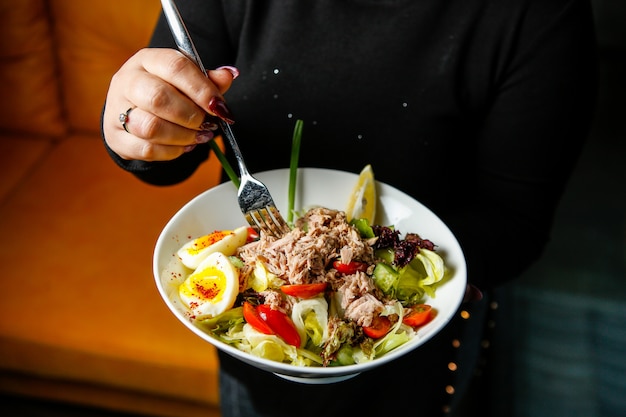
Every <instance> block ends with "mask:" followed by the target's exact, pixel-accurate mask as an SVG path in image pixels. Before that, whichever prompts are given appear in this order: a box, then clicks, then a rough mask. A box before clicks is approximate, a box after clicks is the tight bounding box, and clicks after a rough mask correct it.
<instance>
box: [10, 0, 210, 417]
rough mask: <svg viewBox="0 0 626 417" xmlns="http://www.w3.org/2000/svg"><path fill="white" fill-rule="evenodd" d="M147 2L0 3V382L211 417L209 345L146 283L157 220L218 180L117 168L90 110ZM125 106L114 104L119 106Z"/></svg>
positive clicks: (136, 37)
mask: <svg viewBox="0 0 626 417" xmlns="http://www.w3.org/2000/svg"><path fill="white" fill-rule="evenodd" d="M159 10H160V3H159V1H158V0H132V1H125V0H91V1H88V2H85V1H83V0H20V1H13V2H9V1H4V0H3V1H2V2H0V39H1V42H2V47H1V48H0V82H1V84H0V85H1V86H0V89H1V90H0V91H2V94H1V97H2V100H0V167H1V168H0V169H1V170H2V175H1V176H0V282H1V283H2V289H1V290H0V392H3V393H10V394H17V395H24V396H29V397H33V398H45V399H53V400H61V401H68V402H75V403H81V404H87V405H96V406H101V407H105V408H110V409H115V410H120V411H126V412H135V413H143V414H146V415H154V416H189V415H202V416H205V417H210V416H218V415H219V411H218V410H219V409H218V405H219V398H218V379H217V369H218V364H217V358H216V355H215V350H214V349H213V348H212V346H211V345H209V344H208V343H206V342H204V341H202V340H200V339H199V338H197V337H196V336H195V335H193V334H192V333H191V332H190V331H189V330H187V329H186V328H185V327H184V326H183V325H182V324H180V323H179V322H178V321H177V320H176V319H175V318H174V317H173V316H172V315H171V314H170V313H169V310H167V307H166V306H165V304H164V303H163V302H162V300H161V299H160V297H159V294H158V292H157V290H156V287H155V285H154V281H153V277H152V270H151V256H152V250H153V247H154V244H155V241H156V239H157V236H158V234H159V232H160V230H161V228H162V227H163V226H164V225H165V223H166V222H167V221H168V220H169V218H170V217H171V216H172V215H173V214H174V213H175V212H176V211H177V210H178V209H179V208H180V207H181V206H182V205H183V204H184V203H185V202H187V201H188V200H189V199H191V198H192V197H194V196H195V195H197V194H198V193H200V192H202V191H204V190H205V189H207V188H209V187H211V186H213V185H215V184H216V183H217V182H218V178H219V173H220V169H221V168H220V166H219V162H218V161H217V160H216V159H215V158H212V159H211V160H210V161H209V163H207V164H204V166H203V167H202V168H201V169H200V170H199V171H198V172H197V173H196V174H195V175H194V176H193V177H192V178H191V179H190V180H189V181H186V182H185V183H184V184H180V185H177V186H172V187H163V188H159V187H154V186H150V185H146V184H144V183H141V182H140V181H139V180H137V179H135V178H134V177H133V176H132V175H130V174H128V173H126V172H123V171H122V170H120V169H119V168H118V167H117V166H116V165H115V164H114V163H113V162H112V161H111V160H110V158H109V156H108V155H107V154H106V152H105V150H104V148H103V145H102V143H101V139H100V130H99V129H100V127H99V117H100V111H101V107H102V103H103V100H104V97H105V94H106V90H107V86H108V82H109V80H110V78H111V75H112V74H113V73H114V72H115V71H116V69H117V68H119V66H120V65H121V64H122V63H123V62H124V60H126V59H127V58H128V57H129V56H130V55H131V54H133V53H134V52H135V51H136V50H138V49H139V48H141V47H143V46H144V45H145V44H146V43H147V42H148V40H149V36H150V32H151V29H152V26H153V25H154V23H155V21H156V19H157V16H158V13H159ZM121 110H123V109H121Z"/></svg>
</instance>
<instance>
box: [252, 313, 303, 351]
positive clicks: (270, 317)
mask: <svg viewBox="0 0 626 417" xmlns="http://www.w3.org/2000/svg"><path fill="white" fill-rule="evenodd" d="M257 311H258V312H259V316H260V317H261V318H262V319H263V320H265V322H266V323H267V324H268V325H269V326H270V328H271V329H272V330H273V331H274V333H275V334H277V335H278V336H279V337H280V338H281V339H283V340H284V341H285V342H287V343H288V344H290V345H292V346H296V347H300V334H299V333H298V330H297V329H296V326H295V325H294V324H293V321H292V320H291V317H289V316H288V315H286V314H285V313H283V312H282V311H279V310H273V309H272V308H271V307H270V306H269V305H267V304H260V305H259V306H257Z"/></svg>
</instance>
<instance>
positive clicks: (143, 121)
mask: <svg viewBox="0 0 626 417" xmlns="http://www.w3.org/2000/svg"><path fill="white" fill-rule="evenodd" d="M122 127H123V126H122ZM126 131H127V132H128V133H130V134H131V135H133V136H136V137H138V138H141V139H144V140H147V141H150V142H152V143H155V144H159V145H168V146H187V145H191V144H193V143H195V140H196V139H195V137H196V133H197V132H198V131H197V130H194V129H187V128H185V127H183V126H180V125H178V124H176V123H172V122H170V121H168V120H165V119H162V118H161V117H158V116H156V115H154V114H152V113H150V112H147V111H145V110H143V109H142V108H141V107H136V108H134V109H133V110H132V111H131V112H129V113H128V116H127V118H126Z"/></svg>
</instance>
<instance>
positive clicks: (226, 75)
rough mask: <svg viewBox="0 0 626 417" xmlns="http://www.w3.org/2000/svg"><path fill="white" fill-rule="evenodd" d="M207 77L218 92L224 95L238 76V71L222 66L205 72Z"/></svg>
mask: <svg viewBox="0 0 626 417" xmlns="http://www.w3.org/2000/svg"><path fill="white" fill-rule="evenodd" d="M207 75H208V77H209V79H210V80H211V81H213V84H215V85H216V86H217V88H218V89H219V90H220V93H221V94H224V93H225V92H226V91H228V89H229V88H230V86H231V84H232V83H233V80H234V79H235V78H237V77H238V76H239V70H238V69H237V68H235V67H231V66H223V67H219V68H216V69H214V70H210V71H207Z"/></svg>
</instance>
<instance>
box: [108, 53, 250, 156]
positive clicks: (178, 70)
mask: <svg viewBox="0 0 626 417" xmlns="http://www.w3.org/2000/svg"><path fill="white" fill-rule="evenodd" d="M207 72H208V78H207V77H205V76H204V74H203V73H202V72H201V71H200V70H199V69H198V67H197V66H196V65H195V64H194V63H193V62H192V61H190V60H189V59H187V58H186V57H185V56H184V55H182V54H181V53H180V52H178V51H176V50H173V49H153V48H149V49H142V50H140V51H139V52H137V53H136V54H135V55H133V56H132V57H131V58H130V59H129V60H128V61H126V63H125V64H124V65H123V66H122V67H121V68H120V69H119V71H118V72H117V73H115V75H114V76H113V77H112V79H111V84H110V85H109V91H108V93H107V99H106V108H105V111H104V115H103V130H104V136H105V140H106V142H107V144H108V145H109V147H110V148H111V149H112V150H113V151H114V152H115V153H117V154H118V155H119V156H120V157H122V158H124V159H129V160H131V159H136V160H143V161H167V160H171V159H175V158H177V157H179V156H180V155H181V154H183V153H184V152H188V151H190V150H191V149H193V148H194V147H195V146H196V145H197V144H198V143H206V142H208V141H209V140H211V139H212V138H213V130H216V129H217V124H216V123H214V122H211V121H210V119H211V118H207V114H209V115H212V116H217V117H219V118H221V119H223V120H225V121H226V122H228V123H232V122H233V121H232V115H231V114H230V111H229V109H228V107H227V106H226V104H225V103H224V98H223V94H224V93H225V92H226V91H227V90H228V88H230V85H231V83H232V81H233V79H234V78H236V76H237V75H238V73H237V70H236V69H235V68H232V67H222V68H219V69H217V70H213V71H207ZM129 109H131V110H130V111H128V110H129ZM124 113H126V114H127V117H126V123H125V126H126V130H125V129H124V125H123V124H122V121H121V120H120V117H122V119H123V118H124V117H123V116H122V115H123V114H124ZM214 121H215V119H214Z"/></svg>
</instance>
